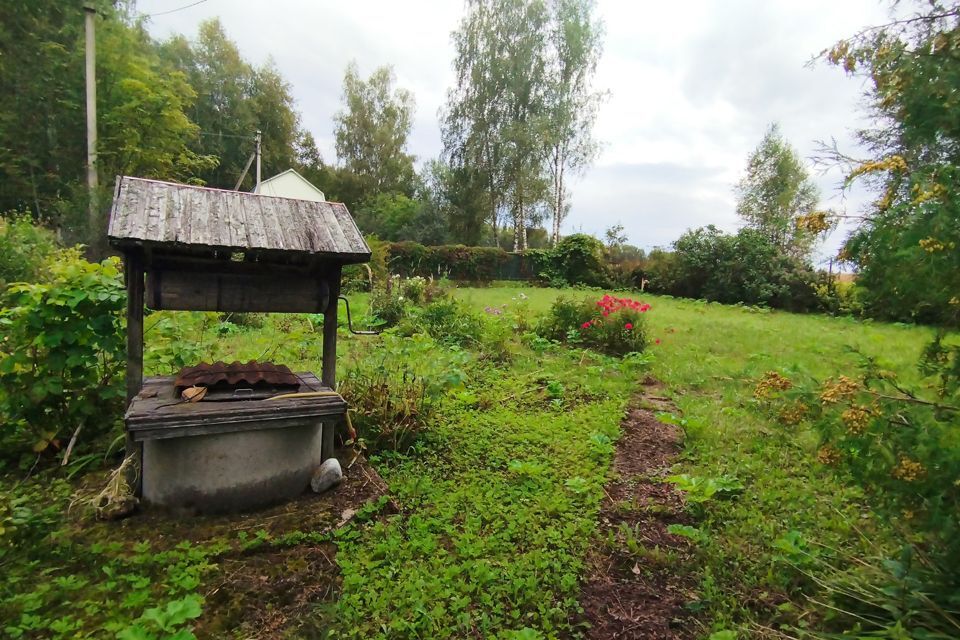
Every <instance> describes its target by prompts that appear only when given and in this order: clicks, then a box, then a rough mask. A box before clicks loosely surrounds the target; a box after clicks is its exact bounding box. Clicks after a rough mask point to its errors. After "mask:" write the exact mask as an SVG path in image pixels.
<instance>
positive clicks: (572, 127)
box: [543, 0, 603, 245]
mask: <svg viewBox="0 0 960 640" xmlns="http://www.w3.org/2000/svg"><path fill="white" fill-rule="evenodd" d="M593 11H594V1H593V0H554V1H553V3H552V6H551V25H550V49H551V51H550V58H549V66H548V74H547V76H548V78H550V85H549V87H548V101H547V102H548V105H549V107H548V109H549V119H548V121H549V126H548V128H547V130H546V131H545V136H544V139H543V152H544V164H545V166H546V172H547V174H548V176H549V182H550V198H549V207H550V211H551V214H552V217H553V230H552V233H551V242H552V244H553V245H556V244H557V242H558V241H559V239H560V224H561V223H562V222H563V219H564V217H565V216H566V214H567V212H568V211H569V209H570V203H569V189H568V188H567V183H566V180H567V177H568V175H569V174H578V173H580V172H582V171H584V170H585V169H586V168H587V167H588V166H589V165H590V164H591V163H592V161H593V160H594V158H595V157H596V155H597V151H598V149H599V146H598V144H597V142H596V141H595V140H594V138H593V125H594V122H595V121H596V118H597V110H598V107H599V105H600V101H601V99H602V97H603V94H602V93H601V92H599V91H595V90H594V89H593V87H592V83H593V76H594V74H595V73H596V69H597V63H598V62H599V60H600V55H601V53H602V37H603V25H602V24H601V23H600V22H599V21H598V20H597V19H595V18H594V16H593Z"/></svg>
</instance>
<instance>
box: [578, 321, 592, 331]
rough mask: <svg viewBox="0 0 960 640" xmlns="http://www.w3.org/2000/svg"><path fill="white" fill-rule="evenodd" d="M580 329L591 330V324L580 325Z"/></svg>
mask: <svg viewBox="0 0 960 640" xmlns="http://www.w3.org/2000/svg"><path fill="white" fill-rule="evenodd" d="M580 328H581V329H589V328H590V323H589V322H584V323H583V324H582V325H580Z"/></svg>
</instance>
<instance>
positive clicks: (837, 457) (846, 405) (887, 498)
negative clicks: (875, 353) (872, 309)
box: [757, 339, 960, 593]
mask: <svg viewBox="0 0 960 640" xmlns="http://www.w3.org/2000/svg"><path fill="white" fill-rule="evenodd" d="M958 351H960V345H958V344H956V343H955V342H952V341H948V340H944V339H940V340H938V341H937V342H935V343H934V344H933V345H932V346H931V347H929V348H928V350H927V352H926V357H925V358H924V361H923V362H924V364H925V373H926V375H928V376H930V378H931V380H932V382H933V383H934V384H936V385H937V393H936V395H934V396H933V397H925V395H926V394H925V393H924V389H923V388H922V387H917V388H910V387H907V386H905V385H904V384H903V383H902V382H900V381H899V380H898V377H897V376H896V374H894V373H893V372H891V371H889V370H887V369H884V368H882V367H881V366H880V365H879V364H878V363H877V362H876V361H875V360H873V359H869V358H865V359H864V361H863V362H862V366H861V373H860V374H859V375H858V376H856V377H845V376H840V377H839V378H835V379H834V378H831V379H828V380H827V381H825V382H824V383H823V384H822V385H817V384H811V385H797V386H793V385H792V383H789V386H788V383H784V384H782V385H780V386H781V388H784V387H785V388H786V389H787V390H786V391H784V392H782V393H780V394H772V393H769V392H765V391H762V390H761V387H758V392H757V395H758V396H759V397H761V398H764V399H765V400H766V401H767V402H768V403H769V404H770V405H771V406H772V408H773V409H774V410H775V411H776V413H777V415H778V416H780V419H781V421H784V420H787V421H788V422H789V421H790V420H789V418H790V417H792V416H794V415H797V416H799V418H800V419H803V420H807V421H809V422H810V424H812V425H813V427H814V429H815V430H816V431H817V433H818V434H819V437H820V449H819V451H818V453H817V458H818V460H819V461H820V463H821V464H825V465H833V466H837V467H839V468H841V469H843V470H844V471H845V472H846V473H848V474H849V476H850V478H851V479H853V480H854V481H855V482H857V483H858V484H860V485H861V486H863V487H864V489H865V491H867V492H868V493H869V495H870V496H871V500H872V502H873V504H874V508H875V509H877V510H878V511H880V512H881V513H882V514H883V515H884V516H885V517H890V518H896V519H899V520H900V521H901V523H902V526H903V527H904V529H906V530H908V531H910V532H911V533H912V535H911V538H913V537H914V536H916V535H921V536H922V540H923V542H924V546H925V549H926V551H925V552H926V554H927V555H929V556H930V557H931V558H932V559H933V561H934V562H935V563H937V564H942V565H943V566H945V567H960V486H958V485H957V482H956V479H957V478H958V477H960V440H958V439H957V433H956V424H957V419H958V416H960V375H958V373H960V370H958V368H957V364H956V362H957V360H956V354H957V352H958ZM952 574H955V572H950V571H948V572H947V573H946V574H945V575H944V576H943V577H944V578H945V579H947V580H949V581H952V583H953V584H955V585H957V589H958V591H956V592H955V593H960V574H956V575H952ZM941 588H942V585H941Z"/></svg>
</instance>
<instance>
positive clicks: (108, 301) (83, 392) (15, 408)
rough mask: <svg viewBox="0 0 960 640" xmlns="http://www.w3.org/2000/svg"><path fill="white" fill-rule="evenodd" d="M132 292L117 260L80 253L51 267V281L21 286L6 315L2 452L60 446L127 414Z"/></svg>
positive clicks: (0, 377)
mask: <svg viewBox="0 0 960 640" xmlns="http://www.w3.org/2000/svg"><path fill="white" fill-rule="evenodd" d="M125 300H126V296H125V293H124V289H123V284H122V282H121V277H120V272H119V270H118V261H117V259H115V258H113V259H109V260H104V261H103V262H102V263H100V264H93V263H89V262H86V261H85V260H82V259H81V258H79V256H78V255H77V254H76V252H73V253H71V254H68V255H66V256H64V257H63V258H62V259H61V260H60V261H58V262H56V263H54V264H53V265H52V267H51V272H50V277H49V282H47V283H43V284H15V285H12V286H11V287H10V288H9V290H8V302H9V303H10V305H11V306H10V308H8V309H5V310H3V311H2V312H0V326H2V330H3V339H2V341H0V416H2V417H3V419H4V422H6V429H5V430H4V432H3V433H2V436H0V438H2V441H3V444H4V446H3V449H4V451H6V452H12V453H21V452H24V451H26V450H28V449H29V448H32V449H33V450H34V451H36V452H41V451H44V450H47V449H48V448H53V449H57V448H60V446H61V444H62V440H61V438H62V437H63V436H64V435H69V433H70V432H72V431H73V430H75V429H78V428H81V427H86V431H87V434H88V435H96V434H103V433H106V432H108V431H110V430H111V429H112V428H113V427H114V425H116V423H117V420H118V418H119V417H120V416H121V415H122V410H123V399H124V387H123V379H122V374H123V370H124V361H125V360H124V356H125V340H124V333H123V325H122V321H121V319H122V311H123V309H124V306H125Z"/></svg>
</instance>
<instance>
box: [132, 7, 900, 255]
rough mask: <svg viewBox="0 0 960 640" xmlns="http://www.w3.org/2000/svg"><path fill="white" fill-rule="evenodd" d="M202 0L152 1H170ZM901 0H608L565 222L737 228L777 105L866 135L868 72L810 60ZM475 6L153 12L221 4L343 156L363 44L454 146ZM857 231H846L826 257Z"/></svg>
mask: <svg viewBox="0 0 960 640" xmlns="http://www.w3.org/2000/svg"><path fill="white" fill-rule="evenodd" d="M192 1H196V0H192ZM190 3H191V0H139V2H138V5H137V6H138V9H139V10H140V11H141V12H142V13H145V14H160V13H161V12H165V11H170V10H175V9H178V8H179V7H183V6H184V5H189V4H190ZM886 7H887V4H886V3H881V2H879V1H878V0H790V1H788V0H686V1H685V2H673V3H667V2H652V1H649V0H648V1H642V0H634V1H623V2H620V1H616V2H615V1H611V0H598V12H599V15H600V18H601V19H602V20H603V22H604V24H605V27H606V37H605V46H604V54H603V57H602V59H601V62H600V65H599V69H598V71H597V78H596V84H597V87H598V88H601V89H605V90H607V91H609V93H610V97H609V99H608V100H607V102H606V103H605V104H604V106H603V108H602V110H601V112H600V116H599V119H598V121H597V126H596V130H595V133H596V136H597V138H598V139H599V140H600V141H601V142H602V143H603V152H602V154H601V156H600V157H599V158H598V160H597V162H596V163H595V165H594V166H593V167H592V168H591V169H589V170H588V171H587V172H586V173H585V174H584V175H583V176H582V177H581V178H579V179H577V180H576V181H575V182H574V183H573V184H572V189H573V197H572V210H571V213H570V216H569V218H568V220H567V221H566V223H565V225H564V230H565V232H573V231H583V232H587V233H592V234H596V235H600V234H602V233H603V231H604V230H605V229H606V228H607V227H609V226H611V225H614V224H617V223H619V224H622V225H623V226H624V228H625V230H626V232H627V234H628V236H629V238H630V242H631V243H632V244H636V245H638V246H640V247H645V248H650V247H654V246H668V245H669V244H670V243H671V242H672V241H673V240H675V239H676V238H677V236H679V235H680V234H681V233H682V232H683V231H684V230H686V229H688V228H691V227H698V226H702V225H706V224H715V225H717V226H718V227H720V228H722V229H726V230H729V231H733V230H735V229H736V228H737V227H738V226H739V224H738V218H737V216H736V213H735V206H736V202H735V198H734V195H733V191H732V189H733V185H734V184H735V183H736V181H737V180H738V179H739V177H740V176H741V175H742V173H743V170H744V167H745V165H746V158H747V155H748V154H749V153H750V151H751V150H752V149H754V148H755V147H756V145H757V143H758V142H759V141H760V139H761V138H762V136H763V133H764V131H765V129H766V128H767V126H768V125H769V124H770V123H771V122H773V121H777V122H779V123H780V126H781V128H782V131H783V133H784V135H785V136H786V138H787V139H788V140H789V141H790V142H791V143H792V144H793V145H794V146H795V147H796V148H797V149H798V151H799V152H800V155H801V156H802V157H803V158H804V159H808V158H809V156H811V155H812V154H813V152H814V149H815V141H817V140H829V139H830V138H831V137H835V138H836V139H837V140H838V141H839V142H840V144H841V146H842V147H844V148H846V149H851V150H853V149H855V148H854V146H853V142H852V140H851V132H852V131H853V130H854V129H856V128H857V127H858V126H860V125H862V124H863V120H862V119H861V118H862V113H863V112H862V110H861V109H860V108H859V106H860V103H861V99H860V96H861V93H862V86H861V83H860V81H859V80H855V79H851V78H848V77H846V76H845V75H844V74H843V72H842V71H841V70H839V69H836V68H834V67H830V66H828V65H825V64H823V63H817V64H815V65H813V66H812V67H811V66H808V65H807V63H808V62H809V61H810V60H811V58H812V57H814V56H815V55H816V54H818V53H819V52H820V51H822V50H823V49H824V48H826V47H829V46H830V45H832V44H833V43H834V42H836V41H837V40H838V39H840V38H843V37H845V36H849V35H852V34H853V33H855V32H856V31H858V30H860V29H861V28H863V27H865V26H868V25H873V24H879V23H882V22H884V21H885V20H886V18H887V9H886ZM463 12H464V5H463V3H462V2H461V1H460V0H443V1H441V0H434V1H429V0H416V1H415V0H403V1H402V2H396V1H394V2H389V1H378V2H373V1H368V0H353V1H352V2H342V1H340V2H333V1H319V0H272V1H271V2H264V1H263V0H257V1H256V2H254V1H253V0H204V1H203V2H201V3H200V4H198V5H196V6H193V7H189V8H185V9H183V10H179V11H173V12H171V13H167V14H165V15H152V17H151V18H150V29H151V31H152V33H153V35H154V36H155V37H159V38H164V37H166V36H168V35H170V34H172V33H183V34H186V35H187V36H189V37H194V36H195V35H196V32H197V25H198V24H199V23H200V22H201V21H202V20H205V19H207V18H211V17H219V18H220V19H221V21H222V22H223V25H224V27H225V29H226V31H227V34H228V35H229V37H230V38H231V39H232V40H234V41H235V42H236V43H237V44H238V46H239V47H240V50H241V52H242V54H243V55H244V56H245V57H246V58H247V59H248V60H250V61H251V62H253V63H255V64H261V63H263V62H265V61H266V60H267V59H268V58H272V59H273V61H274V62H275V64H276V65H277V67H278V69H279V70H280V72H281V73H282V74H283V75H284V77H285V78H286V79H287V80H288V81H289V82H290V84H291V86H292V89H293V95H294V97H295V99H296V101H297V107H298V109H299V110H300V112H301V114H302V116H303V124H304V126H305V127H306V128H307V129H308V130H310V131H311V132H312V133H313V135H314V136H315V137H316V139H317V143H318V145H319V146H320V150H321V153H322V154H323V157H324V160H326V161H327V162H333V161H334V160H335V154H334V151H333V115H334V114H335V113H336V111H337V110H338V109H339V107H340V98H341V85H342V80H343V71H344V68H345V66H346V65H347V63H348V62H349V61H350V60H356V61H357V64H358V65H359V67H360V71H361V74H364V75H366V74H369V73H370V72H371V71H373V69H375V68H376V67H378V66H380V65H384V64H389V65H393V68H394V70H395V72H396V75H397V84H398V86H401V87H404V88H406V89H409V90H411V91H412V92H413V94H414V96H415V97H416V103H417V111H416V118H415V122H414V126H413V132H412V134H411V137H410V150H411V152H412V153H414V154H415V155H416V156H417V158H418V161H424V160H427V159H430V158H433V157H436V156H438V155H439V154H440V152H441V149H442V145H441V142H440V129H439V123H438V117H437V113H438V110H439V108H440V107H441V105H442V104H443V101H444V97H445V94H446V90H447V88H448V87H449V86H450V85H451V83H452V81H453V72H452V67H451V62H452V59H453V47H452V45H451V38H450V33H451V32H452V31H453V30H454V29H455V28H456V27H457V25H458V22H459V20H460V18H461V16H462V14H463ZM265 143H266V144H269V141H265ZM811 170H812V167H811ZM814 175H815V178H816V180H817V182H818V183H819V184H820V186H821V191H822V196H823V203H824V206H831V207H834V208H843V209H847V210H856V209H857V208H859V207H860V206H861V205H862V204H863V203H864V202H865V201H866V200H867V199H868V198H869V194H865V193H859V192H854V193H851V194H848V195H847V196H846V197H845V198H841V197H840V194H839V192H838V183H839V179H840V176H839V173H837V172H831V173H827V174H823V175H821V174H819V173H814ZM844 235H845V232H844V231H843V230H839V231H837V232H835V233H834V234H833V236H832V237H831V238H829V239H828V240H827V242H826V243H825V245H824V246H823V247H822V248H821V249H820V255H821V257H822V256H826V255H829V254H831V253H833V252H834V251H835V249H836V247H837V246H838V245H839V243H840V241H841V240H842V238H843V236H844Z"/></svg>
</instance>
